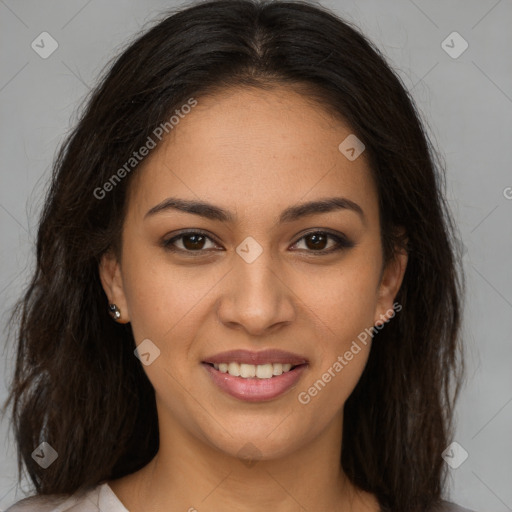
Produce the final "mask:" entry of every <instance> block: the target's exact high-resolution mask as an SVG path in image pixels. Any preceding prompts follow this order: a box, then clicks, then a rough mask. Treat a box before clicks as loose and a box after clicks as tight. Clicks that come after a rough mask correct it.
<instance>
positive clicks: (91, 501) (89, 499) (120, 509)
mask: <svg viewBox="0 0 512 512" xmlns="http://www.w3.org/2000/svg"><path fill="white" fill-rule="evenodd" d="M5 512H129V510H128V509H127V508H126V507H125V506H124V505H123V504H122V503H121V501H120V500H119V498H118V497H117V496H116V495H115V493H114V491H113V490H112V489H111V487H110V486H109V485H108V484H107V483H103V484H100V485H97V486H96V487H94V489H92V490H90V491H89V492H87V493H85V494H82V495H77V494H73V496H70V497H67V498H66V497H56V496H30V497H29V498H25V499H23V500H20V501H18V502H17V503H15V504H14V505H12V506H11V507H9V508H8V509H7V510H6V511H5ZM432 512H471V511H470V510H467V509H465V508H461V507H459V506H457V505H454V504H453V503H448V502H446V501H444V502H443V504H442V505H441V507H440V508H436V509H435V511H434V510H433V511H432Z"/></svg>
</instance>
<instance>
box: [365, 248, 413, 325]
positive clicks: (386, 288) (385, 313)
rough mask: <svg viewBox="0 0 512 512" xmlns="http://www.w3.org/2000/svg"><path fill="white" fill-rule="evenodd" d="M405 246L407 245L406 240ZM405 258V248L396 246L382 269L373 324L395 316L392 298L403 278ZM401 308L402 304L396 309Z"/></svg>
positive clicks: (405, 266)
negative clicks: (394, 251)
mask: <svg viewBox="0 0 512 512" xmlns="http://www.w3.org/2000/svg"><path fill="white" fill-rule="evenodd" d="M405 247H407V240H406V242H405ZM407 260H408V253H407V250H406V249H405V248H402V247H400V248H397V249H396V253H395V256H394V258H393V259H392V260H390V261H389V262H388V264H387V265H386V267H385V269H384V270H383V272H382V277H381V281H380V284H379V288H378V298H377V307H376V310H375V317H374V321H373V323H374V325H376V324H383V323H385V322H386V321H387V320H389V319H391V318H393V316H395V307H394V300H395V297H396V295H397V293H398V290H399V289H400V286H401V284H402V281H403V278H404V274H405V269H406V268H407ZM401 309H402V306H401V305H399V306H398V307H397V309H396V310H397V311H400V310H401Z"/></svg>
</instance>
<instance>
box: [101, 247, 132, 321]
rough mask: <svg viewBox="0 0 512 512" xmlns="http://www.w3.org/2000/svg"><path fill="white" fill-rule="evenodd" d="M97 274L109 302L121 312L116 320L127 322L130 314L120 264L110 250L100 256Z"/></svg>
mask: <svg viewBox="0 0 512 512" xmlns="http://www.w3.org/2000/svg"><path fill="white" fill-rule="evenodd" d="M99 274H100V280H101V284H102V286H103V290H104V291H105V294H106V295H107V297H108V301H109V304H115V305H116V306H117V307H118V308H119V310H120V312H121V317H120V318H118V319H117V320H116V321H117V322H118V323H121V324H126V323H128V322H129V321H130V314H129V312H128V305H127V302H126V297H125V294H124V286H123V278H122V273H121V265H120V263H119V261H118V260H117V257H116V256H115V255H114V253H113V252H112V251H108V252H106V253H104V254H103V256H102V257H101V261H100V264H99Z"/></svg>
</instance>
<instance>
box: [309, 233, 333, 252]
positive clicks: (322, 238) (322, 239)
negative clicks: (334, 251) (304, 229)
mask: <svg viewBox="0 0 512 512" xmlns="http://www.w3.org/2000/svg"><path fill="white" fill-rule="evenodd" d="M328 238H329V237H328V236H326V235H325V234H324V233H313V234H311V235H307V236H305V237H304V239H305V240H306V246H307V247H308V249H319V250H322V249H325V246H326V245H327V240H328Z"/></svg>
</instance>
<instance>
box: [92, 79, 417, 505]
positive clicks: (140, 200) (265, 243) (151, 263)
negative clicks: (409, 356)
mask: <svg viewBox="0 0 512 512" xmlns="http://www.w3.org/2000/svg"><path fill="white" fill-rule="evenodd" d="M197 100H198V105H197V106H196V107H194V108H193V109H192V111H191V113H189V114H188V115H186V116H185V117H184V118H183V119H182V120H181V121H180V123H179V125H177V126H176V127H175V128H174V130H173V131H172V132H170V135H169V136H168V137H167V139H166V140H165V144H164V145H162V146H160V147H158V148H157V149H155V150H153V152H152V153H150V155H149V156H148V157H146V159H145V161H144V162H143V167H142V168H141V167H139V168H138V169H137V171H136V174H135V175H134V176H133V178H132V182H131V184H130V194H129V198H128V209H127V215H126V218H125V222H124V226H123V242H122V249H121V255H120V258H119V259H118V258H116V256H115V255H113V254H111V253H109V254H106V255H105V256H104V257H103V260H102V262H101V264H100V275H101V280H102V284H103V287H104V290H105V293H106V294H107V296H108V299H109V300H110V302H111V303H115V304H117V306H118V307H119V309H120V311H121V318H120V320H119V321H120V322H123V323H125V322H131V326H132V329H133V333H134V337H135V340H136V343H137V344H139V343H140V342H141V341H142V340H144V339H147V338H148V339H150V340H151V341H152V342H153V343H154V344H155V345H156V346H157V347H158V348H159V350H160V356H159V357H158V358H156V359H155V360H154V361H153V362H152V363H151V364H150V365H148V366H143V368H144V370H145V372H146V374H147V376H148V378H149V380H150V381H151V383H152V385H153V387H154V389H155V392H156V402H157V410H158V418H159V431H160V448H159V451H158V453H157V455H156V456H155V458H154V459H153V460H152V461H151V462H150V463H149V464H148V465H147V466H145V467H144V468H142V469H141V470H140V471H138V472H136V473H133V474H131V475H128V476H126V477H124V478H121V479H118V480H112V481H109V482H108V483H109V485H110V486H111V488H112V489H113V490H114V492H115V493H116V495H117V496H118V497H119V499H120V500H121V501H122V502H123V504H124V505H125V506H126V508H127V509H128V510H130V512H142V511H143V510H152V511H156V512H158V511H178V510H179V511H186V510H189V511H193V510H198V511H218V510H223V511H228V512H229V511H238V512H239V511H251V512H254V511H263V510H269V509H271V510H274V511H276V512H288V511H298V510H339V511H344V512H348V511H350V512H355V511H357V512H369V511H374V512H375V511H378V504H377V501H376V499H375V497H374V496H372V495H370V494H368V493H365V492H362V491H358V490H357V489H355V488H354V486H353V485H352V484H350V482H349V481H348V479H347V478H346V477H345V475H344V474H343V471H342V468H341V466H340V453H341V445H342V435H341V433H342V425H343V405H344V403H345V401H346V400H347V398H348V397H349V395H350V394H351V392H352V390H353V389H354V387H355V385H356V384H357V381H358V379H359V378H360V376H361V373H362V371H363V369H364V366H365V364H366V361H367V357H368V354H369V350H370V347H371V340H370V342H369V343H368V344H367V345H366V346H364V345H362V344H360V345H361V351H360V352H359V353H358V354H357V355H355V356H354V357H353V359H352V360H351V361H350V362H349V363H348V364H347V365H346V366H345V367H344V368H343V370H342V371H341V372H339V373H338V374H336V377H334V378H332V380H331V382H329V383H328V384H327V385H326V386H325V387H324V388H323V389H322V390H321V391H320V392H319V393H318V394H317V395H316V396H315V397H313V398H311V401H310V402H309V403H308V404H306V405H305V404H303V403H300V402H299V400H298V394H299V392H301V391H307V390H308V388H309V387H310V386H311V385H312V384H313V383H314V382H315V381H317V380H318V379H319V378H321V376H322V374H323V373H324V372H325V371H327V369H328V368H330V367H332V366H333V363H334V362H335V361H336V360H337V358H338V356H339V355H343V354H344V353H345V352H346V351H347V350H349V349H350V346H351V344H352V342H353V341H354V340H356V339H357V336H358V334H360V333H361V332H363V331H364V329H365V328H368V329H371V327H372V326H373V325H375V324H377V323H379V322H381V321H382V319H383V318H386V317H389V313H390V311H391V312H392V311H393V302H394V299H395V296H396V294H397V292H398V289H399V287H400V285H401V282H402V278H403V275H404V272H405V268H406V264H407V255H406V253H398V254H397V257H396V258H395V259H394V260H393V261H392V262H390V264H389V265H387V266H386V267H385V268H383V259H382V258H383V255H382V248H381V240H380V224H379V211H378V196H377V189H376V187H375V184H374V183H373V181H372V178H371V175H370V170H369V167H368V162H367V160H366V158H365V153H364V152H363V154H362V155H361V156H360V157H358V158H357V159H356V160H354V161H349V160H348V159H347V158H346V157H345V156H344V155H343V154H341V152H340V151H339V149H338V145H339V144H340V143H341V142H342V141H343V140H344V139H345V138H346V137H347V136H348V135H349V134H350V133H351V131H350V128H349V127H348V126H347V125H346V124H344V123H342V122H341V121H340V120H337V119H334V118H333V117H331V116H330V115H329V113H327V112H326V111H325V110H324V109H322V108H321V107H319V106H317V105H315V104H312V103H311V102H308V101H307V100H306V99H305V98H304V96H302V95H300V94H299V93H298V92H293V91H291V90H290V88H283V87H275V88H273V89H271V90H265V91H264V90H260V89H249V88H245V89H243V88H237V89H230V90H225V91H223V92H221V93H217V94H216V95H215V96H209V97H201V98H197ZM170 196H173V197H178V198H182V199H191V200H201V201H206V202H209V203H212V204H214V205H216V206H219V207H222V208H223V209H226V210H228V211H229V212H231V213H232V214H233V215H234V216H235V217H236V218H235V220H234V221H233V222H222V221H218V220H211V219H206V218H203V217H201V216H198V215H196V214H192V213H186V212H179V211H177V210H166V211H162V212H160V213H157V214H154V215H149V216H146V217H145V215H146V213H147V212H148V210H150V209H151V208H152V207H154V206H155V205H157V204H159V203H160V202H161V201H163V200H164V199H166V198H168V197H170ZM333 196H343V197H345V198H348V199H350V200H352V201H354V202H355V203H357V204H358V205H359V206H360V207H361V208H362V210H363V212H364V220H362V219H361V217H360V216H359V215H358V214H357V213H356V212H354V211H352V210H350V209H340V210H335V211H331V212H327V213H325V212H324V213H315V214H312V215H309V216H307V217H303V218H301V219H298V220H295V221H293V222H289V223H284V224H279V223H277V222H276V219H277V218H278V216H279V214H280V213H281V212H282V211H283V210H284V209H285V208H287V207H289V206H292V205H296V204H300V203H304V202H307V201H313V200H318V199H324V198H327V197H333ZM186 229H199V230H201V231H205V232H206V233H205V234H206V235H207V236H209V239H206V240H205V241H204V242H202V244H201V242H199V243H198V242H197V241H195V244H196V245H192V244H191V242H190V239H187V240H184V239H183V238H182V239H179V240H177V241H176V242H175V243H174V245H175V246H176V247H178V248H181V249H182V250H183V251H185V250H186V249H185V248H184V245H183V244H185V243H188V245H187V247H192V250H190V249H189V252H188V253H187V254H183V253H179V252H176V253H173V252H169V251H167V250H166V249H165V248H164V247H162V245H161V243H162V240H165V239H170V238H172V236H175V235H176V234H177V232H178V231H181V230H186ZM322 229H323V230H328V231H331V232H333V233H334V234H338V235H341V236H343V235H345V236H346V237H347V238H348V239H349V240H350V241H352V242H353V243H354V244H355V246H354V247H352V248H345V249H342V250H340V251H337V252H333V253H331V254H325V255H319V252H320V251H321V249H327V250H328V249H329V248H331V247H334V246H336V241H335V240H334V239H330V238H328V239H326V241H325V242H324V244H323V245H322V244H320V247H319V248H318V249H316V248H315V246H314V244H313V243H312V242H311V237H309V238H308V237H306V238H303V237H304V236H305V235H306V234H311V233H312V232H315V231H319V230H322ZM248 236H251V237H253V238H254V239H255V240H256V241H257V242H258V243H259V244H260V246H261V248H262V250H263V252H262V253H261V255H260V256H259V257H258V258H257V259H256V260H255V261H253V262H252V263H250V264H249V263H247V262H246V261H245V260H244V259H242V258H241V257H240V256H239V255H238V254H237V252H236V248H237V247H238V246H239V245H240V244H241V242H242V241H243V240H244V239H245V238H246V237H248ZM192 242H194V241H192ZM194 247H198V249H196V250H195V252H194V251H193V248H194ZM215 248H220V249H221V250H217V251H215V250H213V249H215ZM222 249H223V250H222ZM200 251H203V252H200ZM391 321H393V320H391ZM237 348H245V349H248V350H255V351H259V350H263V349H267V348H280V349H283V350H287V351H290V352H293V353H297V354H300V355H303V356H304V357H306V358H307V359H308V361H309V366H308V368H307V369H306V371H305V372H304V373H303V375H302V377H301V379H300V380H299V382H298V384H297V386H296V387H295V388H293V389H291V390H289V391H288V392H286V393H285V394H284V395H281V396H279V397H277V398H275V399H273V400H270V401H268V402H259V403H254V402H253V403H251V402H244V401H241V400H238V399H236V398H233V397H231V396H229V395H227V394H225V393H224V392H223V391H221V390H219V389H218V388H217V387H216V386H215V385H214V384H213V383H212V382H211V380H210V377H209V375H208V374H207V372H206V371H205V369H204V368H203V366H202V365H201V361H202V360H204V359H205V358H206V357H207V356H211V355H213V354H215V353H218V352H223V351H225V350H231V349H237ZM346 442H349V441H346ZM247 443H250V445H248V444H247ZM247 446H251V447H252V448H251V449H250V450H253V452H254V453H255V454H256V455H255V457H256V459H257V460H254V461H253V462H252V463H251V464H247V463H245V461H244V460H243V457H242V455H243V454H244V453H247V450H249V448H247ZM244 447H245V448H244ZM241 450H242V451H241ZM251 453H252V452H251Z"/></svg>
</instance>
